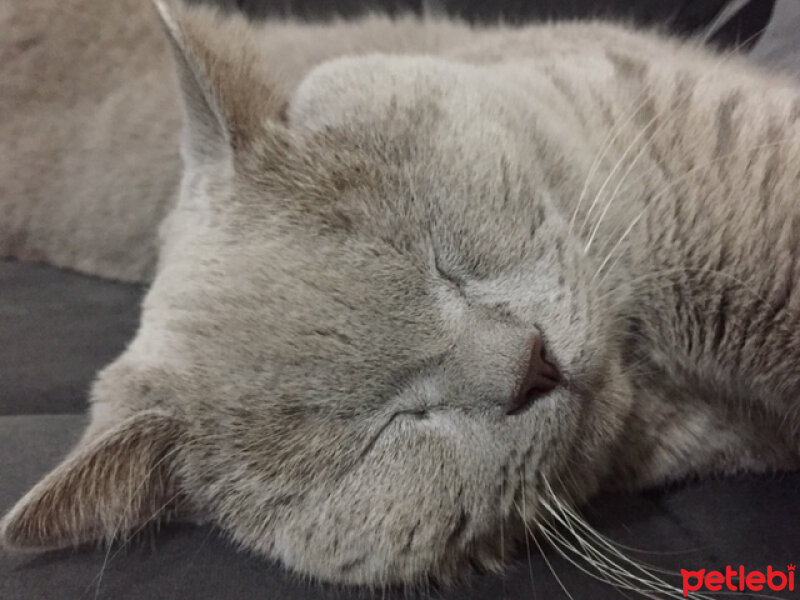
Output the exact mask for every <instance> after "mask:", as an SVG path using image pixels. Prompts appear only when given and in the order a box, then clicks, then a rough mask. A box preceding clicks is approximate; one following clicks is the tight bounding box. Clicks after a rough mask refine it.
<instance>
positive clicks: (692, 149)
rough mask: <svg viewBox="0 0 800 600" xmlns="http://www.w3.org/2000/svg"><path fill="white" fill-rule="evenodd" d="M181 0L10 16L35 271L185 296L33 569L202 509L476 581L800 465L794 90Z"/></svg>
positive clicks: (378, 569)
mask: <svg viewBox="0 0 800 600" xmlns="http://www.w3.org/2000/svg"><path fill="white" fill-rule="evenodd" d="M158 6H159V10H160V13H161V19H162V23H163V25H164V27H163V29H164V30H166V33H167V35H166V36H163V35H162V32H161V31H159V27H158V25H157V21H158V20H157V18H156V16H155V12H154V11H152V10H151V8H150V6H149V5H147V4H146V3H142V2H140V1H139V0H118V1H116V2H113V3H112V2H100V1H99V0H94V1H93V0H69V1H67V2H64V1H59V0H35V1H23V0H14V1H13V2H11V3H10V4H8V3H6V4H4V5H3V6H2V8H0V22H2V28H3V31H4V32H11V35H10V36H9V37H6V36H3V41H2V42H1V43H0V52H2V55H1V56H0V76H1V77H2V80H3V81H4V86H3V88H2V89H0V113H2V114H4V115H9V116H10V118H4V119H3V120H2V122H0V128H2V129H0V186H2V188H1V191H2V193H0V205H2V208H3V221H2V222H0V251H2V253H3V254H4V255H6V256H15V257H18V258H24V259H38V260H45V261H48V262H51V263H53V264H56V265H60V266H66V267H70V268H74V269H77V270H81V271H84V272H90V273H94V274H99V275H103V276H106V277H113V278H118V279H124V280H140V281H141V280H152V285H151V287H150V291H149V293H148V294H147V297H146V298H145V300H144V306H143V311H142V317H141V325H140V328H139V331H138V333H137V335H136V337H135V338H134V340H133V341H132V342H131V343H130V345H129V347H128V348H127V349H126V350H125V352H124V353H123V354H122V356H120V357H119V358H118V359H117V360H116V361H115V362H114V363H112V364H111V365H110V366H109V367H107V368H106V369H104V370H103V371H102V372H101V373H100V375H99V377H98V379H97V381H96V383H95V385H94V387H93V390H92V392H91V401H92V409H91V410H92V420H91V424H90V425H89V427H88V429H87V431H86V433H85V435H84V437H83V439H82V441H81V442H80V443H79V444H78V446H77V447H76V448H75V449H74V450H73V451H72V453H71V454H70V455H69V456H68V457H67V458H66V459H65V460H64V462H63V463H62V464H61V465H60V466H58V467H56V469H55V470H54V471H53V472H51V473H50V474H49V475H47V476H46V477H45V478H44V479H43V480H42V481H41V482H40V483H39V484H38V485H36V486H35V487H34V488H33V489H32V490H31V491H30V492H29V493H28V494H27V495H26V496H25V497H24V498H23V499H22V500H20V502H19V503H18V504H17V506H16V507H14V508H13V509H12V510H11V512H10V513H9V514H8V515H7V516H6V517H5V519H4V520H3V521H2V529H1V532H0V537H1V539H2V542H3V544H4V545H5V546H6V547H8V548H12V549H34V550H39V549H46V548H58V547H64V546H71V545H76V544H81V543H85V542H91V541H94V540H111V539H114V538H122V539H126V537H127V536H128V535H129V534H130V533H132V532H134V531H135V530H137V529H139V528H140V527H142V526H144V525H146V524H147V523H148V522H150V521H152V520H157V519H160V518H162V517H165V516H178V517H184V518H192V519H196V520H207V521H211V522H213V523H215V524H216V525H218V526H219V527H220V528H221V529H223V530H224V531H226V532H227V533H228V534H229V535H230V537H231V538H232V539H233V540H235V541H236V542H237V543H238V544H240V545H241V546H243V547H246V548H249V549H252V550H254V551H256V552H258V553H261V554H263V555H265V556H268V557H273V558H277V559H279V560H281V561H282V562H283V563H284V564H285V565H287V566H288V567H289V568H291V569H293V570H295V571H298V572H300V573H304V574H308V575H311V576H313V577H315V578H320V579H325V580H332V581H338V582H347V583H366V584H376V585H377V584H387V583H414V582H418V581H421V580H423V579H426V578H428V577H434V578H438V579H441V580H445V581H446V580H451V579H453V578H456V577H458V576H459V575H460V574H461V573H463V572H464V570H465V566H466V564H468V563H469V562H470V561H471V562H473V563H477V564H480V565H482V566H484V567H487V568H496V567H499V566H501V564H502V561H503V558H504V557H506V556H508V555H509V553H510V550H511V547H512V546H513V545H514V544H516V543H517V542H518V541H519V540H520V539H521V538H522V536H524V534H525V532H526V529H528V528H531V529H534V528H538V530H539V531H542V532H544V535H545V536H546V537H547V539H550V541H553V542H554V543H557V542H558V541H559V539H561V541H564V538H559V536H560V535H561V534H560V533H559V527H560V526H561V525H564V524H575V523H579V520H578V519H579V517H578V516H577V513H576V512H575V510H574V508H573V507H575V506H577V505H580V504H581V503H584V502H586V501H588V500H590V499H591V497H592V496H593V495H594V494H596V493H597V492H598V491H600V490H605V489H611V488H626V489H640V488H643V487H646V486H653V485H658V484H661V483H664V482H668V481H673V480H678V479H682V478H685V477H687V476H698V475H699V476H702V475H706V474H710V473H719V472H736V471H741V470H751V471H763V470H772V469H779V468H796V467H798V466H800V401H799V400H798V392H800V371H799V370H798V365H800V327H799V326H798V325H799V324H800V261H799V260H798V259H799V258H800V198H798V194H800V191H799V190H800V187H798V186H799V185H800V89H799V88H798V86H797V85H796V84H795V83H794V82H792V81H790V80H788V79H783V78H781V77H780V76H777V75H771V74H768V73H765V72H763V71H759V70H757V69H755V68H754V67H751V66H750V65H748V64H747V63H745V62H744V61H742V60H741V59H739V58H736V57H733V56H729V55H726V56H719V55H714V54H712V53H710V52H709V51H707V50H704V49H702V48H700V47H699V45H698V44H696V43H687V42H678V41H675V40H670V39H666V38H664V37H661V36H659V35H657V34H654V33H638V32H634V31H630V30H628V29H625V28H622V27H618V26H614V25H609V24H603V23H583V24H579V23H576V24H551V25H541V26H530V27H525V28H521V29H511V28H503V27H496V28H470V27H468V26H466V25H463V24H458V23H452V22H444V21H441V22H440V21H418V20H414V19H405V20H403V19H401V20H398V21H391V20H387V19H381V18H369V19H365V20H362V21H358V22H355V23H335V24H330V25H298V24H290V23H283V24H280V23H267V24H263V25H253V24H249V23H247V22H246V21H244V20H243V19H241V18H239V17H223V16H220V15H218V14H216V13H213V12H212V11H209V10H207V9H198V8H186V7H183V6H181V5H177V4H176V5H167V4H164V3H158ZM162 38H166V39H168V40H169V42H168V43H169V45H171V47H172V50H173V52H172V53H173V55H174V64H175V65H177V74H178V82H179V87H180V94H178V93H175V92H174V91H173V87H172V86H171V85H170V76H169V73H168V70H169V69H170V68H171V67H170V66H169V64H168V63H167V62H166V60H165V58H164V56H166V54H167V53H166V52H165V42H163V40H162ZM32 73H35V74H36V77H32ZM6 82H9V85H5V83H6ZM181 113H182V114H183V121H184V126H183V134H182V137H181V138H180V144H178V140H177V136H178V132H179V129H180V115H181ZM179 147H180V154H181V156H182V162H183V169H182V171H181V167H180V164H179V163H180V160H181V158H180V157H179V155H178V148H179ZM181 172H182V176H181ZM173 192H176V193H175V194H174V195H173ZM173 197H176V200H175V201H174V202H173V200H172V198H173ZM162 219H163V222H161V225H160V227H159V225H158V223H159V222H160V221H162ZM157 232H158V233H157ZM156 253H157V259H156ZM565 543H566V542H565ZM617 583H618V584H620V582H619V581H618V582H617ZM624 584H625V581H623V582H622V583H621V584H620V585H623V586H624ZM631 585H633V584H631ZM653 585H654V586H655V585H657V584H655V583H654V584H653Z"/></svg>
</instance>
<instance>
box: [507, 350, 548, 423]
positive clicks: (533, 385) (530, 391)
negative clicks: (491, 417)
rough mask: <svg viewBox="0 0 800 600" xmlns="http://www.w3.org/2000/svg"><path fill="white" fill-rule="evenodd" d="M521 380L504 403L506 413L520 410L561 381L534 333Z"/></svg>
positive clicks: (511, 413)
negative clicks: (515, 390)
mask: <svg viewBox="0 0 800 600" xmlns="http://www.w3.org/2000/svg"><path fill="white" fill-rule="evenodd" d="M525 368H526V371H525V374H524V377H523V379H522V382H521V383H520V385H519V388H518V389H517V392H516V393H515V394H514V397H513V398H511V400H510V401H509V402H508V404H507V405H506V414H507V415H513V414H517V413H519V412H521V411H522V410H523V409H524V408H525V407H526V406H528V405H529V404H530V403H531V402H533V401H534V400H536V399H537V398H539V397H541V396H542V395H544V394H546V393H547V392H549V391H551V390H552V389H553V388H555V387H556V386H557V385H558V384H559V383H560V382H561V373H559V371H558V369H557V368H556V366H555V365H553V363H551V362H550V361H548V360H547V358H546V356H545V351H544V341H543V340H542V336H540V335H538V334H537V335H535V336H533V340H532V343H531V354H530V358H529V359H528V364H527V365H526V366H525Z"/></svg>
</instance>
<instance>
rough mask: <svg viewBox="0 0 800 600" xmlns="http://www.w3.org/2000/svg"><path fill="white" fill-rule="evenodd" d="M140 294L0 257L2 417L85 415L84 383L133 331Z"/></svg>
mask: <svg viewBox="0 0 800 600" xmlns="http://www.w3.org/2000/svg"><path fill="white" fill-rule="evenodd" d="M89 282H90V283H89ZM141 296H142V290H141V288H139V287H138V286H134V285H124V284H119V283H112V282H108V281H101V280H87V279H84V278H81V277H75V276H74V275H72V274H70V273H65V272H63V271H59V270H57V269H48V268H45V267H40V266H36V265H27V264H22V263H16V262H0V365H2V367H0V390H2V393H1V394H0V415H14V414H42V413H49V414H61V413H76V412H82V411H83V410H84V409H85V407H86V391H87V389H88V384H89V382H90V381H91V380H92V378H93V377H94V375H95V373H97V371H98V370H99V369H100V368H102V367H103V366H104V365H105V364H107V363H108V362H109V359H110V358H113V357H114V356H115V355H116V354H118V353H119V352H121V351H122V349H123V348H124V347H125V344H127V342H128V341H129V340H130V338H131V336H132V335H133V333H134V332H135V331H136V326H137V322H138V306H139V301H140V299H141Z"/></svg>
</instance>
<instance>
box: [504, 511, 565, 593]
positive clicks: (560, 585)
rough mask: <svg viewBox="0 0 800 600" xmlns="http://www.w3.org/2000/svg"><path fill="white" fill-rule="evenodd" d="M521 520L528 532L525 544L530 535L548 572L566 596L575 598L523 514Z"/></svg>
mask: <svg viewBox="0 0 800 600" xmlns="http://www.w3.org/2000/svg"><path fill="white" fill-rule="evenodd" d="M517 510H519V506H518V505H517ZM522 514H523V515H524V509H523V512H522ZM522 522H523V525H524V527H525V531H526V532H527V534H528V535H526V536H525V540H526V544H527V539H528V538H529V537H530V538H531V539H532V540H533V543H534V544H536V547H537V548H538V550H539V554H540V555H541V557H542V558H543V559H544V562H545V564H546V565H547V568H548V569H549V570H550V573H552V575H553V577H554V578H555V580H556V582H557V583H558V585H559V587H560V588H561V589H562V590H563V591H564V594H566V596H567V597H568V598H569V599H570V600H575V598H573V596H572V594H570V592H569V590H568V589H567V588H566V586H565V585H564V583H563V582H562V581H561V578H560V577H559V576H558V573H556V570H555V569H554V568H553V565H552V563H551V562H550V559H549V558H547V555H546V554H545V552H544V548H542V545H541V544H540V543H539V540H537V539H536V536H535V535H534V533H533V530H532V529H531V527H530V525H528V522H527V521H526V520H525V518H524V516H523V519H522Z"/></svg>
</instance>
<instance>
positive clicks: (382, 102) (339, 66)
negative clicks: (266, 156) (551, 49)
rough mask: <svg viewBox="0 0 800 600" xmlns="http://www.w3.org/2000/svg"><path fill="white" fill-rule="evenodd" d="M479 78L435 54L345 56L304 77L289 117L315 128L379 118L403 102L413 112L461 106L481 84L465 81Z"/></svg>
mask: <svg viewBox="0 0 800 600" xmlns="http://www.w3.org/2000/svg"><path fill="white" fill-rule="evenodd" d="M481 76H482V73H481V70H480V69H477V68H475V67H473V66H470V65H465V64H459V63H453V62H450V61H446V60H442V59H439V58H433V57H425V56H392V55H383V54H373V55H368V56H358V57H343V58H339V59H335V60H332V61H329V62H326V63H323V64H321V65H319V66H318V67H316V68H315V69H313V70H312V71H311V72H310V73H309V74H308V75H307V76H306V78H305V79H304V80H303V81H302V82H301V84H300V85H299V87H298V88H297V90H296V91H295V94H294V96H293V98H292V100H291V102H290V106H289V111H288V116H289V120H290V122H291V123H292V124H293V125H295V126H298V127H302V128H307V129H310V130H312V131H314V130H319V129H323V128H325V127H330V126H337V125H342V124H351V123H353V122H370V121H374V120H376V119H382V118H385V117H386V116H387V114H396V112H397V109H398V108H402V107H403V106H405V107H413V108H415V109H416V110H425V108H426V107H427V108H428V109H429V110H430V109H433V108H434V107H435V108H437V109H440V110H441V109H445V110H446V108H447V106H448V105H459V104H460V105H461V106H462V107H465V102H464V101H465V100H468V98H466V96H467V95H469V94H474V93H475V90H476V89H479V87H480V86H470V85H468V84H469V82H470V81H475V80H479V79H481ZM447 112H448V113H449V112H450V111H447ZM450 116H452V115H450Z"/></svg>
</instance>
